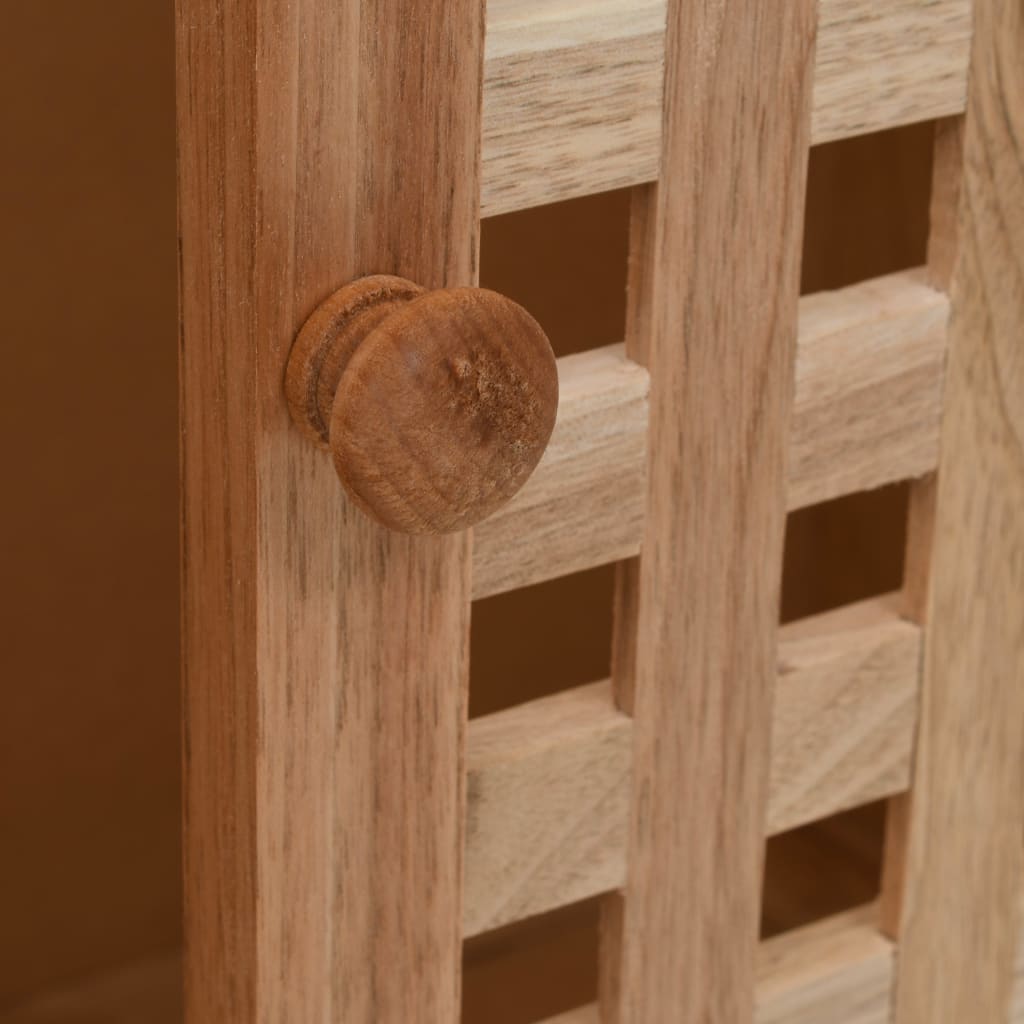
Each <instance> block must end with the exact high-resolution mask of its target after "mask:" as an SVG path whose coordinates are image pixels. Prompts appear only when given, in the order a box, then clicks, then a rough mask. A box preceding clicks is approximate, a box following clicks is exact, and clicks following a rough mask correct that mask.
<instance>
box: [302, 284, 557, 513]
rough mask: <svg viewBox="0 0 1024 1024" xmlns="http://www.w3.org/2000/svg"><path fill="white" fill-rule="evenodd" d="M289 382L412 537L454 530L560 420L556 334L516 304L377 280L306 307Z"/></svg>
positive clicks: (500, 496) (353, 480)
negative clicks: (548, 332) (552, 340)
mask: <svg viewBox="0 0 1024 1024" xmlns="http://www.w3.org/2000/svg"><path fill="white" fill-rule="evenodd" d="M285 391H286V393H287V398H288V406H289V408H290V410H291V414H292V418H293V419H294V420H295V422H296V423H297V424H298V425H299V426H300V427H301V428H302V430H303V431H304V432H305V433H306V434H307V435H308V436H309V437H310V438H311V439H312V440H313V441H315V442H316V443H317V444H319V445H321V446H322V447H326V448H328V449H329V450H330V452H331V454H332V455H333V456H334V465H335V467H336V468H337V471H338V476H339V477H340V478H341V482H342V483H343V484H344V485H345V488H346V489H347V490H348V492H349V494H350V495H351V496H352V498H353V499H354V500H355V502H356V503H357V504H358V505H359V506H360V507H361V508H362V509H363V511H365V512H366V513H368V514H369V515H370V516H372V517H373V518H374V519H376V520H378V521H379V522H381V523H383V524H384V525H385V526H388V527H390V528H391V529H393V530H400V531H402V532H403V533H450V532H452V531H454V530H461V529H464V528H465V527H468V526H472V525H473V524H474V523H478V522H480V520H482V519H485V518H486V517H487V516H489V515H490V514H491V513H492V512H494V511H495V510H496V509H497V508H499V507H500V506H501V505H503V504H504V503H505V502H506V501H508V500H509V498H511V497H512V495H513V494H515V493H516V491H518V490H519V488H520V487H522V486H523V484H524V483H525V482H526V480H527V478H528V477H529V476H530V474H531V473H532V472H533V469H534V467H535V466H536V465H537V463H538V462H539V461H540V457H541V455H542V454H543V453H544V449H545V447H546V446H547V443H548V439H549V438H550V437H551V430H552V428H553V427H554V425H555V413H556V411H557V408H558V373H557V369H556V366H555V356H554V353H553V352H552V351H551V345H550V344H549V342H548V339H547V336H546V335H545V334H544V332H543V330H541V328H540V325H539V324H538V323H537V322H536V321H535V320H534V319H533V317H531V316H530V314H529V313H527V312H526V310H524V309H523V308H522V307H521V306H519V305H517V304H516V303H514V302H513V301H512V300H511V299H507V298H505V297H504V296H503V295H498V294H497V293H496V292H491V291H487V290H485V289H483V288H450V289H443V290H439V291H425V290H424V289H422V288H420V287H419V286H418V285H416V284H413V283H412V282H411V281H406V280H404V279H403V278H400V277H387V276H383V275H378V276H373V277H363V278H360V279H359V280H357V281H353V282H352V283H351V284H348V285H345V287H344V288H342V289H340V290H339V291H337V292H335V294H334V295H332V296H331V297H330V298H329V299H328V300H327V301H326V302H324V303H323V305H321V306H320V307H319V308H318V309H317V310H316V311H315V312H314V313H313V314H312V316H310V318H309V320H307V321H306V323H305V325H304V326H303V328H302V330H301V331H300V332H299V336H298V338H297V339H296V341H295V345H294V347H293V348H292V351H291V355H290V356H289V359H288V369H287V373H286V377H285Z"/></svg>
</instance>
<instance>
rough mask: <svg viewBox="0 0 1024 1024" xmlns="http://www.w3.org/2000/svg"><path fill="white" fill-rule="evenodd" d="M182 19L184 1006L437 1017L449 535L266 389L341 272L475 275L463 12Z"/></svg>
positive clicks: (455, 859)
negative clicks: (310, 434) (432, 533)
mask: <svg viewBox="0 0 1024 1024" xmlns="http://www.w3.org/2000/svg"><path fill="white" fill-rule="evenodd" d="M177 15H178V21H177V29H178V56H179V75H178V84H179V103H178V109H179V117H180V121H179V138H180V150H181V165H180V196H181V234H182V268H183V269H182V274H183V276H182V283H181V294H182V302H183V315H184V334H183V363H182V415H183V430H184V449H183V475H184V487H185V498H184V511H183V516H184V527H183V536H184V551H183V557H184V580H185V594H184V616H183V623H184V635H185V662H186V666H187V675H186V680H185V686H186V691H185V708H186V712H185V713H186V819H185V834H186V840H185V856H186V862H185V876H186V881H185V889H186V910H185V921H186V960H185V978H186V1019H187V1020H188V1021H191V1022H195V1024H200V1022H201V1024H206V1022H208V1021H212V1020H216V1021H218V1022H224V1024H234V1022H243V1021H244V1022H247V1024H249V1022H256V1021H268V1022H269V1021H283V1020H289V1021H320V1020H332V1019H334V1020H345V1021H351V1022H353V1024H356V1022H367V1024H370V1022H375V1024H388V1022H399V1021H401V1022H407V1021H409V1020H413V1019H423V1020H437V1021H448V1020H454V1019H455V1018H456V1017H457V1014H458V1005H459V964H460V955H461V945H460V916H461V915H460V912H459V907H460V898H461V850H462V828H461V819H462V814H463V808H464V798H463V771H462V737H463V732H464V726H463V722H464V716H465V686H466V682H467V679H466V676H467V662H468V609H469V586H470V574H469V538H468V536H467V535H464V534H463V535H458V536H455V537H453V538H446V539H429V540H421V539H410V538H405V537H397V536H394V535H390V534H387V533H385V532H384V531H382V530H381V529H380V528H378V527H376V526H375V525H373V524H372V523H370V522H369V521H368V520H367V519H366V518H365V517H364V516H363V515H362V513H360V512H358V511H357V510H356V509H355V508H354V507H353V506H352V505H351V504H350V503H347V502H346V501H345V500H344V499H343V497H342V492H341V489H340V488H339V487H338V483H337V479H336V478H335V476H334V472H333V469H332V467H331V466H330V462H329V460H328V459H325V458H324V455H323V453H321V452H318V451H315V450H314V449H313V448H312V447H311V446H310V445H309V443H308V441H307V440H306V439H305V438H304V437H302V436H301V434H300V433H299V431H298V430H297V429H295V428H294V426H293V425H292V424H291V421H290V419H289V417H288V413H287V409H286V407H285V401H284V394H283V375H284V366H285V359H286V356H287V353H288V351H289V349H290V347H291V344H292V340H293V338H294V337H295V334H296V331H297V330H298V328H299V326H300V325H301V323H302V322H303V321H304V320H305V318H306V317H307V316H308V314H309V313H310V312H311V311H312V309H313V308H314V307H315V306H316V304H317V303H318V302H319V301H321V300H322V299H323V298H324V297H326V296H327V295H328V294H330V292H331V291H332V290H333V289H334V288H336V287H337V286H338V285H339V284H341V283H343V282H344V281H346V280H350V279H352V278H355V277H358V276H361V275H363V274H365V273H367V272H370V271H378V272H389V273H394V274H399V275H402V276H406V277H411V278H414V279H415V280H416V281H418V282H420V283H421V284H423V286H424V287H427V288H438V287H445V286H455V285H467V284H474V283H475V277H476V258H477V245H476V241H475V240H476V238H477V230H478V215H477V214H478V185H477V168H478V164H479V153H478V138H479V125H480V122H479V96H480V81H481V74H482V71H481V67H482V46H483V24H482V12H481V10H480V7H479V6H478V5H476V4H474V3H470V2H466V3H462V2H459V3H456V4H454V5H453V4H450V3H444V4H441V3H425V4H419V5H417V8H416V11H415V12H414V14H410V12H409V11H408V10H407V9H406V8H405V6H404V5H401V4H398V3H396V2H391V0H366V2H364V3H361V4H358V5H356V4H348V5H341V6H339V5H337V4H329V3H326V2H323V0H306V2H303V3H300V4H294V3H286V2H284V0H268V2H266V3H261V4H256V3H254V2H252V0H230V2H229V3H226V4H224V5H210V4H207V3H205V2H200V0H179V2H178V5H177ZM381 69H385V72H384V73H382V72H381ZM399 69H401V73H399ZM399 124H401V125H402V126H403V127H402V130H401V131H397V130H383V129H382V126H386V125H392V126H394V125H399ZM353 139H360V140H362V141H361V143H360V145H359V146H358V147H356V146H353V145H352V140H353ZM374 140H376V142H375V141H374ZM399 169H401V170H402V172H403V173H401V174H399V173H398V171H399Z"/></svg>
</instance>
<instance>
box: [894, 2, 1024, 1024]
mask: <svg viewBox="0 0 1024 1024" xmlns="http://www.w3.org/2000/svg"><path fill="white" fill-rule="evenodd" d="M974 10H975V35H974V44H973V53H972V70H971V82H970V95H969V102H968V110H967V117H966V124H965V126H964V141H963V178H962V183H961V195H960V203H959V219H958V231H957V236H958V237H957V239H956V249H957V255H956V258H955V261H954V264H953V271H952V283H951V289H950V301H951V305H952V319H951V323H950V355H949V368H948V375H947V383H946V392H945V407H944V412H943V424H942V451H941V458H940V463H939V469H938V478H937V495H936V509H935V534H934V550H933V557H932V565H931V575H930V581H929V584H928V602H927V609H926V616H925V621H926V631H925V644H924V675H923V683H922V697H921V719H920V726H919V737H918V744H917V754H916V758H915V763H914V774H913V787H912V790H911V798H910V803H909V807H908V811H907V814H908V818H907V824H906V832H907V834H906V862H905V869H904V877H903V901H902V914H901V918H900V921H899V933H898V934H899V949H900V956H899V961H898V964H897V978H896V997H895V1020H896V1022H897V1024H912V1022H915V1024H916V1022H917V1021H922V1020H927V1021H929V1022H935V1024H944V1022H950V1024H952V1022H953V1021H963V1020H978V1021H982V1020H984V1021H1000V1020H1005V1019H1006V1016H1007V1013H1008V1011H1009V1006H1010V994H1011V980H1012V967H1013V963H1014V958H1015V956H1016V946H1017V940H1018V928H1019V920H1018V913H1017V909H1018V900H1019V894H1020V891H1021V883H1022V879H1024V859H1022V848H1021V831H1022V827H1024V820H1022V819H1024V801H1022V800H1021V786H1020V782H1021V751H1022V750H1024V599H1022V589H1021V580H1022V579H1024V517H1022V515H1021V509H1022V508H1024V402H1022V401H1021V396H1022V395H1024V361H1022V359H1021V345H1020V339H1021V323H1022V322H1024V176H1022V175H1021V165H1022V159H1024V157H1022V154H1024V62H1022V61H1021V54H1022V53H1024V9H1022V8H1021V6H1020V4H1019V3H1014V2H999V0H995V2H990V0H978V2H977V3H975V5H974Z"/></svg>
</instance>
